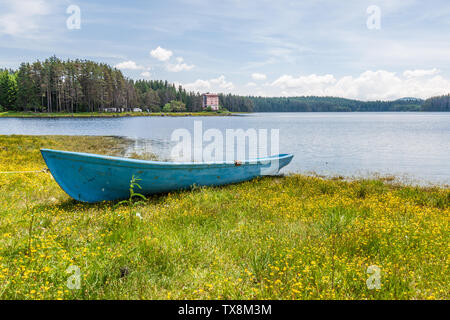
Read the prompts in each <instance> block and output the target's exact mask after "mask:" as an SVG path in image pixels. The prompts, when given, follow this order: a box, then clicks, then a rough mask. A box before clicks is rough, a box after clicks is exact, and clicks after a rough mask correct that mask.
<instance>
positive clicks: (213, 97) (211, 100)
mask: <svg viewBox="0 0 450 320" xmlns="http://www.w3.org/2000/svg"><path fill="white" fill-rule="evenodd" d="M208 107H210V108H211V110H214V111H217V110H219V95H217V94H215V93H209V92H208V93H204V94H203V95H202V108H203V109H206V108H208Z"/></svg>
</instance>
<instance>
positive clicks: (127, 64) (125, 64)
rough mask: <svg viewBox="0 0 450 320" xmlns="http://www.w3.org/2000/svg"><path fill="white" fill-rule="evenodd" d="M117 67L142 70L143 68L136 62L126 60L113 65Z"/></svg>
mask: <svg viewBox="0 0 450 320" xmlns="http://www.w3.org/2000/svg"><path fill="white" fill-rule="evenodd" d="M114 67H115V68H117V69H121V70H142V69H145V68H144V67H143V66H140V65H137V64H136V62H134V61H131V60H128V61H124V62H121V63H118V64H116V65H115V66H114Z"/></svg>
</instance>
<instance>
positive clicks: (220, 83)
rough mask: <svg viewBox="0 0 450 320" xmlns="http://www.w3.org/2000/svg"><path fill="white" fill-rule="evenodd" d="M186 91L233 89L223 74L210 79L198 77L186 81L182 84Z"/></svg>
mask: <svg viewBox="0 0 450 320" xmlns="http://www.w3.org/2000/svg"><path fill="white" fill-rule="evenodd" d="M183 87H184V88H186V90H188V91H195V92H197V91H199V92H203V91H215V92H230V91H231V90H233V89H234V85H233V83H232V82H231V81H227V80H226V78H225V76H224V75H221V76H220V77H218V78H215V79H210V80H202V79H198V80H197V81H195V82H193V83H187V84H184V85H183Z"/></svg>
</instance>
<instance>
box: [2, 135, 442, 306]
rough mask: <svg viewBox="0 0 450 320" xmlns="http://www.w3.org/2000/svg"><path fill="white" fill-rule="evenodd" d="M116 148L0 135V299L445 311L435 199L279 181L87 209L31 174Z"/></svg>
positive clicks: (418, 190) (104, 140)
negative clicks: (66, 158)
mask: <svg viewBox="0 0 450 320" xmlns="http://www.w3.org/2000/svg"><path fill="white" fill-rule="evenodd" d="M126 145H127V141H126V140H124V139H119V138H114V137H67V136H40V137H39V136H0V299H449V298H450V295H449V292H450V281H449V280H450V279H449V277H450V272H449V263H448V258H449V253H450V250H449V249H450V248H449V246H450V241H449V240H450V229H449V222H450V219H449V218H450V189H449V188H448V187H446V186H441V187H438V186H436V187H417V186H408V185H402V184H398V183H396V182H395V181H388V180H383V179H360V180H346V179H343V178H342V177H336V178H329V179H324V178H320V177H315V176H302V175H288V176H276V177H265V178H261V179H256V180H253V181H249V182H244V183H240V184H235V185H230V186H225V187H211V188H194V189H193V190H188V191H180V192H174V193H170V194H163V195H154V196H149V197H147V199H146V200H142V199H140V200H139V201H128V202H104V203H98V204H86V203H80V202H76V201H74V200H72V199H70V198H69V197H68V196H67V195H66V194H65V193H64V192H63V191H62V190H61V189H60V188H59V186H58V185H57V184H56V183H55V181H54V180H53V179H52V177H51V175H50V174H49V173H48V172H45V171H41V170H42V169H44V168H45V164H44V162H43V160H42V157H41V155H40V152H39V149H40V148H54V149H61V150H72V151H84V152H95V153H101V154H109V155H123V154H124V150H125V147H126ZM12 171H36V172H28V173H11V172H12ZM6 172H9V173H6ZM135 191H136V192H139V189H138V188H136V190H135ZM378 271H379V272H378ZM78 275H79V282H77V281H75V280H74V279H75V278H74V277H76V276H78ZM378 276H379V277H378ZM377 279H379V286H378V285H377V284H378V282H377ZM77 283H78V284H79V285H80V286H79V289H77V288H73V284H77ZM377 287H378V288H377Z"/></svg>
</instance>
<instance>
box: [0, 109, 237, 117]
mask: <svg viewBox="0 0 450 320" xmlns="http://www.w3.org/2000/svg"><path fill="white" fill-rule="evenodd" d="M233 114H234V113H232V112H214V111H202V112H121V113H113V112H78V113H66V112H52V113H47V112H16V111H6V112H0V118H95V117H98V118H113V117H165V116H166V117H188V116H193V117H195V116H196V117H199V116H203V117H206V116H230V115H233Z"/></svg>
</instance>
